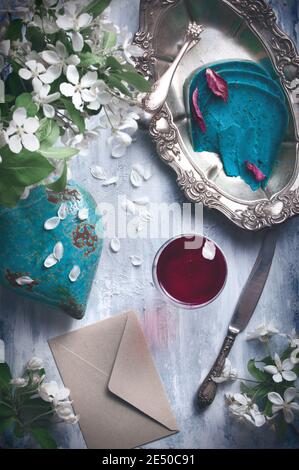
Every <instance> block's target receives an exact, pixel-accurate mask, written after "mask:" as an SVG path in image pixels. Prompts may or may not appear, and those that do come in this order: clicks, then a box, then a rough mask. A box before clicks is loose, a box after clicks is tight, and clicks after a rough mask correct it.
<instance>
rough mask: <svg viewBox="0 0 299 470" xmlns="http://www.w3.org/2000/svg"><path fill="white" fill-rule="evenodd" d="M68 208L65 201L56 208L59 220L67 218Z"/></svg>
mask: <svg viewBox="0 0 299 470" xmlns="http://www.w3.org/2000/svg"><path fill="white" fill-rule="evenodd" d="M67 214H68V208H67V204H66V202H63V203H62V204H61V206H60V207H59V209H58V212H57V215H58V217H59V219H60V220H65V219H66V218H67Z"/></svg>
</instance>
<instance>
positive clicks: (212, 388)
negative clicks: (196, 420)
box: [198, 331, 237, 408]
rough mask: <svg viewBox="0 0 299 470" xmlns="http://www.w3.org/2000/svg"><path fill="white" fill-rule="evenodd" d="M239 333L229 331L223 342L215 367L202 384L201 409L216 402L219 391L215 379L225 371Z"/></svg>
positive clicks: (199, 394)
mask: <svg viewBox="0 0 299 470" xmlns="http://www.w3.org/2000/svg"><path fill="white" fill-rule="evenodd" d="M236 336H237V333H233V332H231V331H228V333H227V335H226V337H225V340H224V342H223V345H222V348H221V350H220V353H219V354H218V357H217V359H216V361H215V362H214V365H213V367H212V369H211V370H210V372H209V373H208V375H207V376H206V378H205V380H204V381H203V383H202V384H201V386H200V387H199V390H198V404H199V407H200V408H205V407H207V406H209V405H211V404H212V403H213V401H214V398H215V396H216V391H217V384H216V382H214V380H213V377H218V376H219V375H221V372H222V371H223V367H224V363H225V359H226V358H227V356H228V355H229V353H230V350H231V348H232V347H233V344H234V342H235V339H236Z"/></svg>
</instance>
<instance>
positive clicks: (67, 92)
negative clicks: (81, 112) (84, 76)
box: [59, 82, 75, 97]
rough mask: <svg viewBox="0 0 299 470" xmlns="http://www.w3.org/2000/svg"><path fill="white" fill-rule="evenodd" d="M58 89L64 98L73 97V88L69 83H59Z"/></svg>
mask: <svg viewBox="0 0 299 470" xmlns="http://www.w3.org/2000/svg"><path fill="white" fill-rule="evenodd" d="M59 89H60V91H61V93H62V94H63V95H64V96H67V97H70V96H74V93H75V87H74V85H71V84H70V83H66V82H64V83H61V85H60V87H59Z"/></svg>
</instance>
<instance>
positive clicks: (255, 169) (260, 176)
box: [245, 162, 267, 182]
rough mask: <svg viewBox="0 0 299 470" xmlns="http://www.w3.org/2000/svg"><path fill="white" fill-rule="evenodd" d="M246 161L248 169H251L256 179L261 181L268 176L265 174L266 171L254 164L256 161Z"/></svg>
mask: <svg viewBox="0 0 299 470" xmlns="http://www.w3.org/2000/svg"><path fill="white" fill-rule="evenodd" d="M245 163H246V168H247V170H249V171H251V173H252V174H253V176H254V177H255V179H256V181H258V182H261V181H264V180H265V179H266V178H267V177H266V175H264V173H263V172H262V171H261V170H260V169H259V168H258V167H257V166H256V165H254V163H250V162H245Z"/></svg>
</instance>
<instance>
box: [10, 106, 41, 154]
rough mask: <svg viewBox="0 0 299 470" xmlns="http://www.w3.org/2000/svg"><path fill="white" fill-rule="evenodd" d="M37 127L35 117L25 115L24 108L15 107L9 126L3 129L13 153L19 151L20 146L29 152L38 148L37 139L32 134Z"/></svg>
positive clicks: (37, 123) (37, 121) (37, 122)
mask: <svg viewBox="0 0 299 470" xmlns="http://www.w3.org/2000/svg"><path fill="white" fill-rule="evenodd" d="M38 128H39V120H38V119H37V118H36V117H27V113H26V109H25V108H17V109H16V110H15V111H14V113H13V116H12V121H10V124H9V127H8V128H7V129H6V131H5V138H6V142H7V143H8V146H9V148H10V150H11V151H12V152H13V153H20V152H21V150H22V148H23V147H24V148H26V149H27V150H30V151H31V152H35V151H36V150H38V149H39V146H40V144H39V140H38V138H37V137H36V136H35V135H34V134H35V132H36V131H37V129H38Z"/></svg>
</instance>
